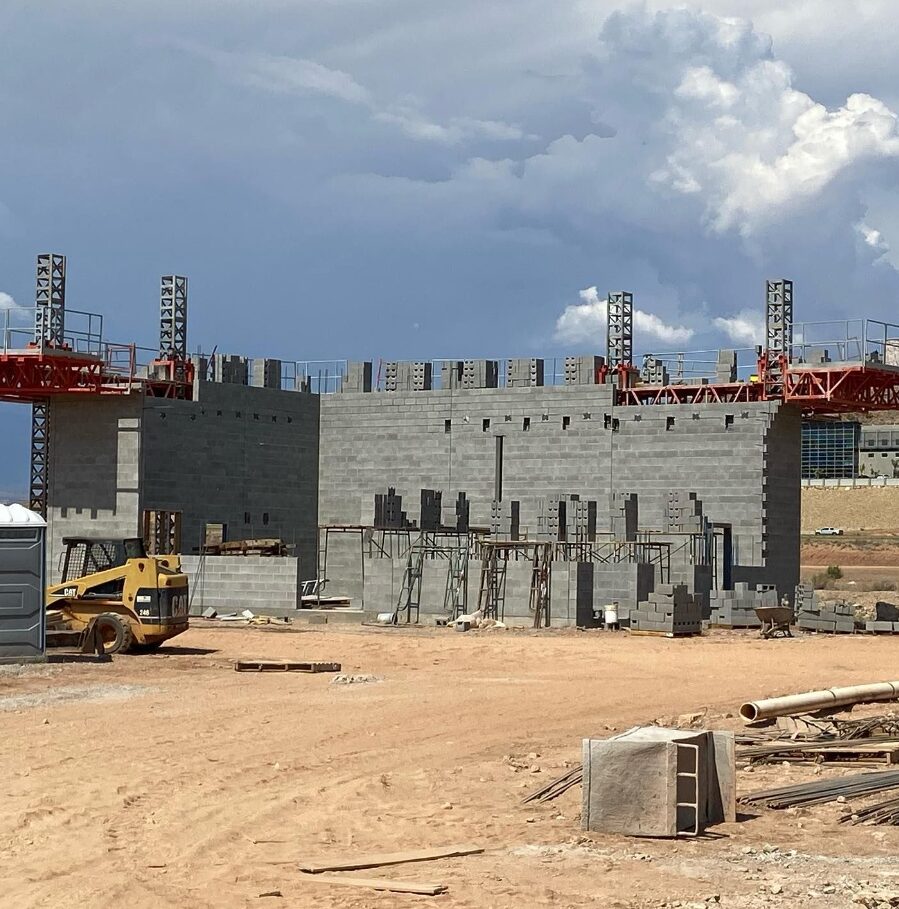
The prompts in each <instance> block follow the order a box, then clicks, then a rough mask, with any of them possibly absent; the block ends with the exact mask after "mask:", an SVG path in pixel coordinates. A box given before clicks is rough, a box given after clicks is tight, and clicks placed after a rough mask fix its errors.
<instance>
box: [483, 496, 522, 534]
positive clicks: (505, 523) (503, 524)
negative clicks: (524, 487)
mask: <svg viewBox="0 0 899 909" xmlns="http://www.w3.org/2000/svg"><path fill="white" fill-rule="evenodd" d="M520 513H521V511H520V503H519V502H517V501H516V500H514V499H512V500H511V501H505V502H497V501H495V500H494V501H493V502H491V503H490V533H491V534H492V535H493V536H494V537H498V538H499V539H504V540H517V539H519V537H520Z"/></svg>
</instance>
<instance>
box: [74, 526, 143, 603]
mask: <svg viewBox="0 0 899 909" xmlns="http://www.w3.org/2000/svg"><path fill="white" fill-rule="evenodd" d="M62 543H63V546H64V547H65V551H64V552H63V562H62V572H61V583H65V582H66V581H74V580H77V579H78V578H83V577H86V576H87V575H90V574H96V573H97V572H100V571H108V570H109V569H110V568H118V567H120V566H121V565H124V564H125V563H126V562H127V561H128V560H129V559H144V558H146V557H147V550H146V547H145V546H144V541H143V540H142V539H141V538H140V537H128V538H126V539H123V540H98V539H91V538H88V537H63V541H62ZM122 583H123V581H122V580H117V581H110V582H109V583H108V584H101V585H99V586H97V587H94V588H93V589H92V590H91V594H92V595H93V596H115V595H116V594H118V593H120V592H121V588H122ZM107 588H108V589H107Z"/></svg>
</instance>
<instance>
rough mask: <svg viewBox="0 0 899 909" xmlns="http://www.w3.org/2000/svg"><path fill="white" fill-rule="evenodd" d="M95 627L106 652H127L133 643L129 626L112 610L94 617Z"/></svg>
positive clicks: (132, 635)
mask: <svg viewBox="0 0 899 909" xmlns="http://www.w3.org/2000/svg"><path fill="white" fill-rule="evenodd" d="M96 628H97V633H98V634H99V635H100V637H101V638H102V639H103V649H104V650H105V651H106V653H127V652H128V651H129V650H130V649H131V646H132V644H133V643H134V634H133V633H132V631H131V626H130V625H129V624H128V622H126V621H125V620H124V619H123V618H122V617H121V616H120V615H117V614H116V613H114V612H101V613H100V615H98V616H97V618H96Z"/></svg>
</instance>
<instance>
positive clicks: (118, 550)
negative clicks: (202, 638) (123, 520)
mask: <svg viewBox="0 0 899 909" xmlns="http://www.w3.org/2000/svg"><path fill="white" fill-rule="evenodd" d="M62 542H63V545H64V546H65V554H64V559H63V566H62V580H61V581H60V583H58V584H54V585H52V586H51V587H48V588H47V600H46V608H47V630H48V633H50V632H52V631H69V632H79V631H81V632H84V631H90V632H91V633H93V634H94V635H96V636H97V637H98V638H99V639H100V640H102V642H103V649H104V651H105V652H106V653H127V652H129V651H132V652H137V651H141V650H143V651H147V650H153V649H155V648H157V647H159V646H160V644H162V643H163V642H164V641H167V640H168V639H169V638H173V637H175V635H177V634H181V632H182V631H186V630H187V627H188V618H187V610H188V593H187V575H185V574H182V573H181V559H180V558H179V557H178V556H176V555H167V556H148V555H147V551H146V549H145V547H144V541H143V540H141V539H139V538H133V539H124V540H97V539H88V538H85V537H66V538H64V539H63V541H62Z"/></svg>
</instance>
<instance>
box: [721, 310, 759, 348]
mask: <svg viewBox="0 0 899 909" xmlns="http://www.w3.org/2000/svg"><path fill="white" fill-rule="evenodd" d="M712 321H713V323H714V325H715V328H717V329H718V331H720V332H723V333H724V334H725V335H727V337H728V338H729V339H730V340H731V341H733V343H734V344H736V345H738V346H741V347H755V346H756V345H758V344H764V343H765V318H764V315H763V314H762V313H760V312H755V311H753V310H743V311H741V312H739V313H737V315H735V316H716V317H715V318H714V319H713V320H712Z"/></svg>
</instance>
